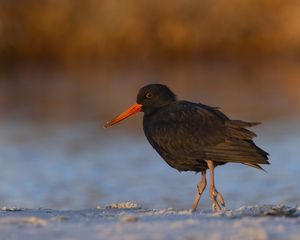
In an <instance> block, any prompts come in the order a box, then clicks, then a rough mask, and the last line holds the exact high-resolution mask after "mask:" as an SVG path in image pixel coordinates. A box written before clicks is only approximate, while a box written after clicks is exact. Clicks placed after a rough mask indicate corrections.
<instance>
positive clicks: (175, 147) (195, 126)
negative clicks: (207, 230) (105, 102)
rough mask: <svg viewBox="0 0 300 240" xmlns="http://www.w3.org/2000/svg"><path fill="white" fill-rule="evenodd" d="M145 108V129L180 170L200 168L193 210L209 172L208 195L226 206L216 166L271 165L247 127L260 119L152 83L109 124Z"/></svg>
mask: <svg viewBox="0 0 300 240" xmlns="http://www.w3.org/2000/svg"><path fill="white" fill-rule="evenodd" d="M140 111H141V112H144V119H143V128H144V132H145V135H146V137H147V139H148V141H149V142H150V144H151V145H152V147H153V148H154V149H155V150H156V151H157V152H158V153H159V155H160V156H161V157H162V158H163V159H164V160H165V161H166V162H167V163H168V164H169V165H170V166H171V167H173V168H175V169H177V170H178V171H194V172H196V173H198V172H201V180H200V182H199V184H198V185H197V190H198V191H197V195H196V197H195V199H194V202H193V205H192V210H194V211H195V210H196V208H197V205H198V202H199V200H200V197H201V195H202V193H203V191H204V189H205V187H206V170H209V173H210V187H209V197H210V200H211V203H212V208H213V210H221V207H220V205H222V206H225V201H224V199H223V197H222V195H221V194H220V193H219V192H218V191H217V189H216V187H215V182H214V168H215V167H216V166H218V165H223V164H225V163H228V162H234V163H242V164H245V165H248V166H251V167H254V168H258V169H262V170H263V168H262V167H261V166H260V165H261V164H270V163H269V161H268V153H267V152H265V151H264V150H262V149H261V148H259V147H258V146H256V145H255V143H254V142H253V141H252V139H253V138H254V137H255V136H256V135H255V133H253V132H252V131H250V130H248V129H247V128H248V127H252V126H255V125H257V124H259V123H257V122H245V121H240V120H231V119H229V118H228V117H227V116H226V115H225V114H224V113H222V112H221V111H220V110H219V109H218V108H215V107H210V106H207V105H204V104H202V103H193V102H188V101H178V100H177V98H176V96H175V94H174V93H173V92H172V91H171V90H170V89H169V88H168V87H167V86H165V85H162V84H149V85H146V86H144V87H143V88H141V89H140V91H139V93H138V95H137V100H136V103H135V104H133V105H132V106H131V107H130V108H129V109H128V110H126V111H125V112H123V113H122V114H120V115H119V116H117V117H116V118H114V119H113V120H111V121H109V122H107V123H106V124H105V127H106V128H107V127H110V126H112V125H114V124H116V123H117V122H120V121H122V120H124V119H125V118H127V117H129V116H130V115H132V114H134V113H137V112H140Z"/></svg>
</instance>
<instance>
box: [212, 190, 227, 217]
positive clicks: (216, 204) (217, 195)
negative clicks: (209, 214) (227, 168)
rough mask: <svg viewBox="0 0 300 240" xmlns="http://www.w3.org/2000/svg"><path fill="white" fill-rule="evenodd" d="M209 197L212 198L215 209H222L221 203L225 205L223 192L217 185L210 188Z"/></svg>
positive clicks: (213, 208)
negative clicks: (218, 189)
mask: <svg viewBox="0 0 300 240" xmlns="http://www.w3.org/2000/svg"><path fill="white" fill-rule="evenodd" d="M209 198H210V201H211V204H212V210H213V211H220V210H221V207H220V205H222V206H223V207H225V201H224V199H223V197H222V195H221V193H219V192H218V191H217V189H216V188H215V187H213V188H210V190H209Z"/></svg>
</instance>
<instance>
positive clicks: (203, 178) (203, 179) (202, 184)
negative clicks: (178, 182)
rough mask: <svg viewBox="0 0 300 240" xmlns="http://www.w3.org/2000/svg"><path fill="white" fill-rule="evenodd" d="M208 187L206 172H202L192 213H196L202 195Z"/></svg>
mask: <svg viewBox="0 0 300 240" xmlns="http://www.w3.org/2000/svg"><path fill="white" fill-rule="evenodd" d="M205 187H206V170H203V171H201V180H200V182H199V184H198V185H197V190H198V191H197V195H196V197H195V199H194V203H193V206H192V211H193V212H194V211H196V209H197V206H198V203H199V200H200V198H201V195H202V193H203V192H204V189H205Z"/></svg>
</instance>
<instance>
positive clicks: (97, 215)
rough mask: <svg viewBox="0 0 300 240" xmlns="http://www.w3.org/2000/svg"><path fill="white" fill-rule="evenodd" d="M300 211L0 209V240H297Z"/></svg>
mask: <svg viewBox="0 0 300 240" xmlns="http://www.w3.org/2000/svg"><path fill="white" fill-rule="evenodd" d="M299 236H300V207H289V206H285V205H255V206H247V207H241V208H238V209H235V210H222V211H220V212H215V213H213V212H211V211H205V210H197V211H196V212H194V213H192V211H191V210H177V209H172V208H167V209H145V208H141V207H139V206H138V205H137V204H134V203H131V202H126V203H117V204H112V205H110V206H106V207H101V206H98V207H96V208H93V209H83V210H52V209H19V208H5V207H4V208H1V210H0V237H1V239H25V240H26V239H28V240H29V239H30V240H32V239H41V238H43V240H47V239H53V238H54V237H55V239H78V240H81V239H82V240H83V239H84V240H85V239H87V238H88V239H120V238H122V239H207V240H210V239H211V240H217V239H228V238H230V239H262V240H263V239H291V240H296V239H299Z"/></svg>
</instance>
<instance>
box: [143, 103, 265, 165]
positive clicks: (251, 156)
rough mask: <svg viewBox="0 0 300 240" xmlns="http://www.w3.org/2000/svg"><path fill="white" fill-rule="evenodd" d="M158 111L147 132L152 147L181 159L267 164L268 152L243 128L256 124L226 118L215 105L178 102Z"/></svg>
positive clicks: (251, 133) (252, 134)
mask: <svg viewBox="0 0 300 240" xmlns="http://www.w3.org/2000/svg"><path fill="white" fill-rule="evenodd" d="M159 114H160V116H157V117H156V119H157V120H156V121H155V122H154V123H153V124H150V128H151V130H150V131H148V132H150V133H151V136H148V139H149V141H150V143H151V144H152V145H153V146H154V147H155V148H161V149H163V151H165V152H166V153H170V154H172V155H176V156H178V157H185V158H193V159H203V158H204V159H211V160H213V161H216V162H240V163H244V164H247V165H250V166H253V167H259V166H258V164H268V161H267V159H268V158H267V155H268V154H267V153H266V152H265V151H263V150H262V149H260V148H259V147H257V146H256V145H255V144H254V143H253V141H252V138H253V137H255V136H256V135H255V134H254V133H253V132H251V131H249V130H248V129H246V127H250V126H253V125H256V124H258V123H247V122H243V121H239V120H230V119H228V118H227V117H226V116H225V115H224V114H223V113H222V112H221V111H219V110H217V109H215V108H212V107H209V106H206V105H202V104H193V103H189V102H179V103H178V105H177V106H176V107H174V108H172V109H171V111H166V112H161V113H159Z"/></svg>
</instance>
